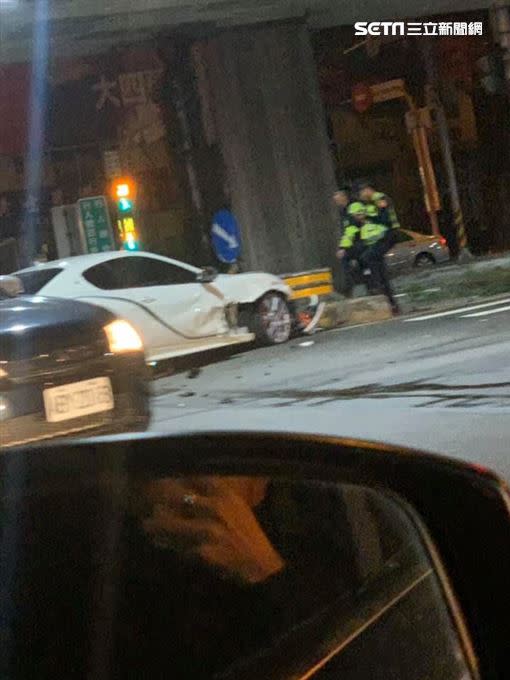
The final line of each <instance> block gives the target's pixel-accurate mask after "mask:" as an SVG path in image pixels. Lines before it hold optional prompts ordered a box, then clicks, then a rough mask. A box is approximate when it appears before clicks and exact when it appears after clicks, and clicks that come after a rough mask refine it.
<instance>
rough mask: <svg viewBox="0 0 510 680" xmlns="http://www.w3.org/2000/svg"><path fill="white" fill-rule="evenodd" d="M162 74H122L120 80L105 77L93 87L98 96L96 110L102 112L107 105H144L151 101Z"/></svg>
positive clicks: (117, 106)
mask: <svg viewBox="0 0 510 680" xmlns="http://www.w3.org/2000/svg"><path fill="white" fill-rule="evenodd" d="M160 75H161V72H160V71H159V70H152V71H137V72H134V73H122V74H120V75H119V77H118V79H109V78H106V77H105V76H104V75H102V76H101V78H100V79H99V82H98V83H96V84H95V85H93V86H92V90H93V91H94V92H95V93H96V94H97V101H96V110H97V111H101V110H102V109H104V108H105V107H106V106H107V105H110V106H113V107H115V108H119V107H120V106H121V105H122V106H124V107H129V106H137V105H144V104H147V102H149V101H151V99H152V94H153V90H154V85H155V84H156V82H157V80H158V78H159V77H160Z"/></svg>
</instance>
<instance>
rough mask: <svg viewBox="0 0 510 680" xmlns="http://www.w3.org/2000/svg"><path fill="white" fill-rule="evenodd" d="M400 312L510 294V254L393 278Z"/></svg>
mask: <svg viewBox="0 0 510 680" xmlns="http://www.w3.org/2000/svg"><path fill="white" fill-rule="evenodd" d="M393 286H394V290H395V293H396V295H398V296H399V297H398V300H399V303H400V304H401V305H402V307H403V309H404V312H413V311H423V310H426V309H436V308H441V307H444V306H455V305H456V304H457V303H462V304H464V303H470V302H476V301H478V300H481V299H485V298H488V297H493V296H498V295H504V294H507V293H510V254H508V255H505V256H500V257H493V258H481V259H479V260H474V261H473V262H470V263H467V264H451V265H450V264H449V265H445V266H443V267H441V266H438V267H432V268H430V269H426V270H418V271H413V272H411V273H406V274H404V275H402V276H398V277H396V278H394V279H393Z"/></svg>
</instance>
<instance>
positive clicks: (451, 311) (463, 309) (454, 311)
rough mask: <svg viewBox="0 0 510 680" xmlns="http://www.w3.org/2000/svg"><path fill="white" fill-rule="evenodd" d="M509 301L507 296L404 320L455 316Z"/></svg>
mask: <svg viewBox="0 0 510 680" xmlns="http://www.w3.org/2000/svg"><path fill="white" fill-rule="evenodd" d="M508 302H510V298H505V299H504V300H494V301H493V302H485V303H484V304H482V305H471V306H470V307H459V308H458V309H449V310H448V311H447V312H437V313H436V314H426V315H425V316H414V317H412V318H411V319H403V322H404V323H411V322H414V321H428V320H429V319H439V318H440V317H442V316H453V315H454V314H462V313H463V312H472V311H473V310H475V309H484V308H485V307H496V306H497V305H504V304H506V303H508ZM502 311H503V310H502Z"/></svg>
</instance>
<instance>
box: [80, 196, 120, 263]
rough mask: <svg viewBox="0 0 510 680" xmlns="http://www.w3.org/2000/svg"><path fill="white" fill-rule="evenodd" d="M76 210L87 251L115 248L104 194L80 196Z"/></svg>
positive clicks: (94, 251)
mask: <svg viewBox="0 0 510 680" xmlns="http://www.w3.org/2000/svg"><path fill="white" fill-rule="evenodd" d="M78 211H79V214H80V222H81V224H82V227H83V234H84V236H85V247H86V249H87V252H88V253H102V252H105V251H108V250H116V245H115V240H114V238H113V231H112V225H111V222H110V214H109V212H108V203H107V201H106V198H105V197H104V196H93V197H91V198H80V200H79V201H78Z"/></svg>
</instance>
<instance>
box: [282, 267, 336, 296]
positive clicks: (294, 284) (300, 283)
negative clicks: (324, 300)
mask: <svg viewBox="0 0 510 680" xmlns="http://www.w3.org/2000/svg"><path fill="white" fill-rule="evenodd" d="M281 278H282V279H283V280H284V281H285V283H286V284H287V285H288V286H290V287H291V288H292V300H302V299H303V298H309V297H312V296H313V295H318V296H321V295H330V294H331V293H332V292H333V275H332V273H331V269H312V270H310V271H307V272H298V273H296V274H283V275H282V276H281Z"/></svg>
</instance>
